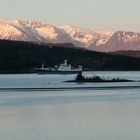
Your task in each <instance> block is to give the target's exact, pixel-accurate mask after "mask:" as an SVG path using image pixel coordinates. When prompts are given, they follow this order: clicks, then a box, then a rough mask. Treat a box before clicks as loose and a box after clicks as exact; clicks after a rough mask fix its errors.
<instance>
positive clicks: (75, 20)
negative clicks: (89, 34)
mask: <svg viewBox="0 0 140 140" xmlns="http://www.w3.org/2000/svg"><path fill="white" fill-rule="evenodd" d="M139 6H140V0H1V1H0V17H1V18H4V19H9V20H15V19H24V20H29V21H31V20H39V21H42V22H45V23H47V24H54V25H73V26H77V27H82V28H87V29H93V30H95V29H96V30H110V31H118V30H125V31H133V32H140V8H139Z"/></svg>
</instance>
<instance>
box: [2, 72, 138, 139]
mask: <svg viewBox="0 0 140 140" xmlns="http://www.w3.org/2000/svg"><path fill="white" fill-rule="evenodd" d="M96 73H97V72H96ZM98 75H103V76H105V77H107V78H112V77H116V76H117V77H118V76H119V77H124V78H125V77H127V78H130V79H134V80H135V79H137V80H140V75H139V72H130V74H129V73H128V72H123V74H122V73H121V72H118V73H117V72H112V73H110V72H102V73H98ZM71 78H74V76H73V75H71V76H61V75H57V76H53V75H48V76H47V75H44V76H43V75H35V74H31V75H0V88H3V87H12V88H13V87H17V88H24V87H26V88H31V87H34V88H36V87H39V88H42V87H46V86H48V87H68V86H69V87H73V86H75V87H77V86H79V87H83V86H89V87H90V86H99V87H100V86H107V87H108V86H112V84H109V83H106V84H102V83H98V84H96V83H95V84H94V85H93V84H91V83H90V84H88V83H85V84H80V85H79V84H75V83H72V84H70V85H67V83H63V82H62V81H65V80H67V79H71ZM48 79H49V80H48ZM54 79H55V80H54ZM60 79H61V80H60ZM46 80H48V81H49V82H50V84H47V83H48V81H47V82H46ZM60 81H61V82H60ZM44 83H45V84H44ZM122 84H124V85H125V86H131V85H132V84H131V83H114V84H113V86H122ZM133 84H134V85H133V86H135V85H139V84H140V83H139V82H136V83H133ZM139 130H140V88H125V89H119V88H117V89H113V88H110V89H108V88H106V89H98V90H97V89H93V90H88V89H86V88H85V89H82V90H80V89H79V90H74V89H69V90H64V89H63V90H58V91H56V90H44V91H39V90H37V91H36V90H34V91H32V90H30V91H28V90H27V91H22V90H20V91H16V90H15V91H14V90H5V91H2V90H0V140H118V139H119V140H132V139H133V140H139V139H140V134H139Z"/></svg>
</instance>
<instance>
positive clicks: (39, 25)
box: [0, 19, 140, 52]
mask: <svg viewBox="0 0 140 140" xmlns="http://www.w3.org/2000/svg"><path fill="white" fill-rule="evenodd" d="M0 39H7V40H19V41H29V42H33V41H35V42H41V43H72V44H74V45H75V46H76V47H80V48H86V49H89V50H94V51H99V52H114V51H121V50H140V33H134V32H126V31H117V32H111V31H94V30H89V29H83V28H78V27H74V26H70V25H65V26H55V25H51V24H46V23H43V22H39V21H32V22H29V21H26V20H14V21H9V20H4V19H0Z"/></svg>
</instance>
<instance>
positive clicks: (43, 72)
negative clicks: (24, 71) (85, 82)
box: [36, 69, 82, 74]
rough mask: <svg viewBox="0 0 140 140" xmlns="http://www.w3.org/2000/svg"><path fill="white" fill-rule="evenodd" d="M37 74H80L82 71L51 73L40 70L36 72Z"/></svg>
mask: <svg viewBox="0 0 140 140" xmlns="http://www.w3.org/2000/svg"><path fill="white" fill-rule="evenodd" d="M36 72H37V74H80V73H82V71H50V70H43V69H39V70H36Z"/></svg>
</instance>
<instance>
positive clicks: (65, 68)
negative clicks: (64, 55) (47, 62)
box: [36, 60, 82, 74]
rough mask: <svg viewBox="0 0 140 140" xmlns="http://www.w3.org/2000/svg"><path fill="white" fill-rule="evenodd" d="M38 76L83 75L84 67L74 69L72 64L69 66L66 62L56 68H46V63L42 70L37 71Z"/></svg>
mask: <svg viewBox="0 0 140 140" xmlns="http://www.w3.org/2000/svg"><path fill="white" fill-rule="evenodd" d="M36 71H37V73H38V74H78V73H82V66H78V67H77V68H74V67H72V66H71V65H70V64H69V65H68V64H67V60H64V63H62V64H60V65H59V66H55V67H47V68H44V62H43V64H42V67H41V68H37V69H36Z"/></svg>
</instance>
